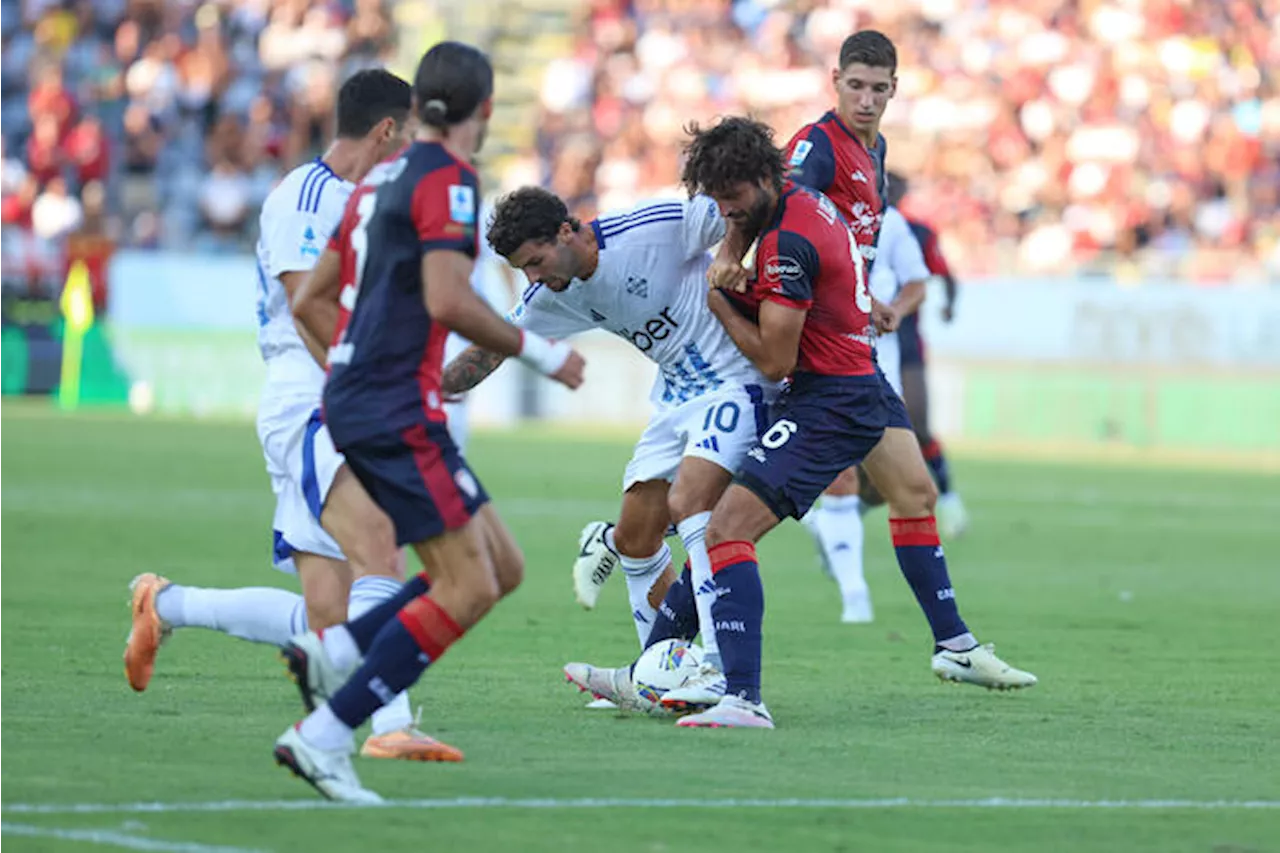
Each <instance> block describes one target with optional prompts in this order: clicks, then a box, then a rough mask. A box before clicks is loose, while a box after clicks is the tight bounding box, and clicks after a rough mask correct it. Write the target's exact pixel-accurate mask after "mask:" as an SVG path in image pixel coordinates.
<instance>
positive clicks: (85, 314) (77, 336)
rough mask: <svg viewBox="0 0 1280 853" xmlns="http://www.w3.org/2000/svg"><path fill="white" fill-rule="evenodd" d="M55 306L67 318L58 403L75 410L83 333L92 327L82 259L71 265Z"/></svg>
mask: <svg viewBox="0 0 1280 853" xmlns="http://www.w3.org/2000/svg"><path fill="white" fill-rule="evenodd" d="M58 307H59V308H61V309H62V316H63V319H64V320H65V321H66V322H65V324H64V325H63V330H62V381H61V382H59V383H58V405H59V406H61V407H62V408H64V409H74V408H75V407H76V406H78V405H79V404H80V369H81V367H82V362H83V361H84V333H85V332H87V331H89V329H90V328H91V327H92V326H93V288H92V287H91V286H90V284H89V268H88V267H86V266H85V265H84V261H76V262H75V263H74V264H72V265H71V271H70V272H69V273H67V283H66V284H65V285H63V287H62V299H61V300H59V302H58Z"/></svg>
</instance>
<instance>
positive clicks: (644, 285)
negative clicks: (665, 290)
mask: <svg viewBox="0 0 1280 853" xmlns="http://www.w3.org/2000/svg"><path fill="white" fill-rule="evenodd" d="M626 289H627V293H630V294H631V295H632V296H639V297H640V298H641V299H644V298H646V297H647V296H648V295H649V279H647V278H639V277H637V276H633V275H629V276H627V284H626Z"/></svg>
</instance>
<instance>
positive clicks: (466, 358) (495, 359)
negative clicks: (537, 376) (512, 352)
mask: <svg viewBox="0 0 1280 853" xmlns="http://www.w3.org/2000/svg"><path fill="white" fill-rule="evenodd" d="M506 360H507V357H506V356H505V355H502V354H501V353H496V352H489V350H487V349H483V348H481V347H477V346H470V347H467V348H466V349H465V350H463V351H462V352H461V353H460V354H459V355H458V357H457V358H455V359H454V360H453V361H451V362H449V363H448V364H447V365H446V366H445V368H444V374H443V375H442V376H441V379H440V386H441V389H442V390H443V391H444V393H446V394H465V393H466V392H468V391H470V390H471V389H472V388H474V387H476V386H477V385H479V384H480V383H481V382H483V381H484V380H485V379H486V378H488V376H489V374H491V373H493V372H494V371H495V370H497V369H498V368H499V367H501V366H502V363H503V362H504V361H506Z"/></svg>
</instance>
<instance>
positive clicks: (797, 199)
mask: <svg viewBox="0 0 1280 853" xmlns="http://www.w3.org/2000/svg"><path fill="white" fill-rule="evenodd" d="M864 270H865V266H864V263H863V260H862V254H861V252H860V251H859V249H858V245H857V242H856V241H855V239H854V236H853V233H852V232H851V231H850V230H849V226H848V223H847V222H846V221H845V220H844V218H843V217H841V216H840V212H839V211H838V210H836V207H835V204H834V203H833V202H832V201H831V199H829V198H827V197H826V196H824V195H822V194H821V193H818V192H815V191H813V190H810V189H808V188H805V187H799V186H797V185H796V184H794V183H791V182H790V181H788V182H787V184H786V185H785V186H784V188H783V192H782V196H781V197H780V198H779V199H778V209H777V211H776V212H775V214H774V218H773V221H772V222H770V223H769V225H768V226H766V227H765V229H764V231H762V232H761V234H760V243H759V246H758V248H757V249H756V261H755V292H756V295H757V297H758V298H759V299H760V300H761V301H772V302H777V303H780V304H782V305H787V306H790V307H793V308H800V309H804V310H807V311H808V312H809V313H808V315H807V316H806V317H805V321H804V330H803V331H802V332H801V336H800V354H799V359H798V361H797V362H796V371H797V372H807V373H816V374H821V375H827V376H866V375H868V374H872V373H875V357H874V355H873V354H872V349H871V348H872V342H873V340H874V339H873V337H872V336H871V294H870V293H869V292H868V290H867V281H866V275H865V272H864Z"/></svg>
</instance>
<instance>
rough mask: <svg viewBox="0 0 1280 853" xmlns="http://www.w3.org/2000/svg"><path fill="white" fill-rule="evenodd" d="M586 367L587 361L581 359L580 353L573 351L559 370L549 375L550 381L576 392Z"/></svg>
mask: <svg viewBox="0 0 1280 853" xmlns="http://www.w3.org/2000/svg"><path fill="white" fill-rule="evenodd" d="M586 367H587V360H586V359H585V358H583V357H582V353H580V352H578V351H577V350H574V351H573V352H571V353H569V358H568V359H566V360H565V363H564V364H563V365H561V367H560V369H559V370H557V371H556V372H555V373H553V374H551V379H552V380H554V381H556V382H559V383H560V384H561V385H564V386H565V387H567V388H569V389H570V390H574V391H576V390H577V389H578V387H579V386H580V385H582V374H583V373H584V372H585V370H586Z"/></svg>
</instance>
